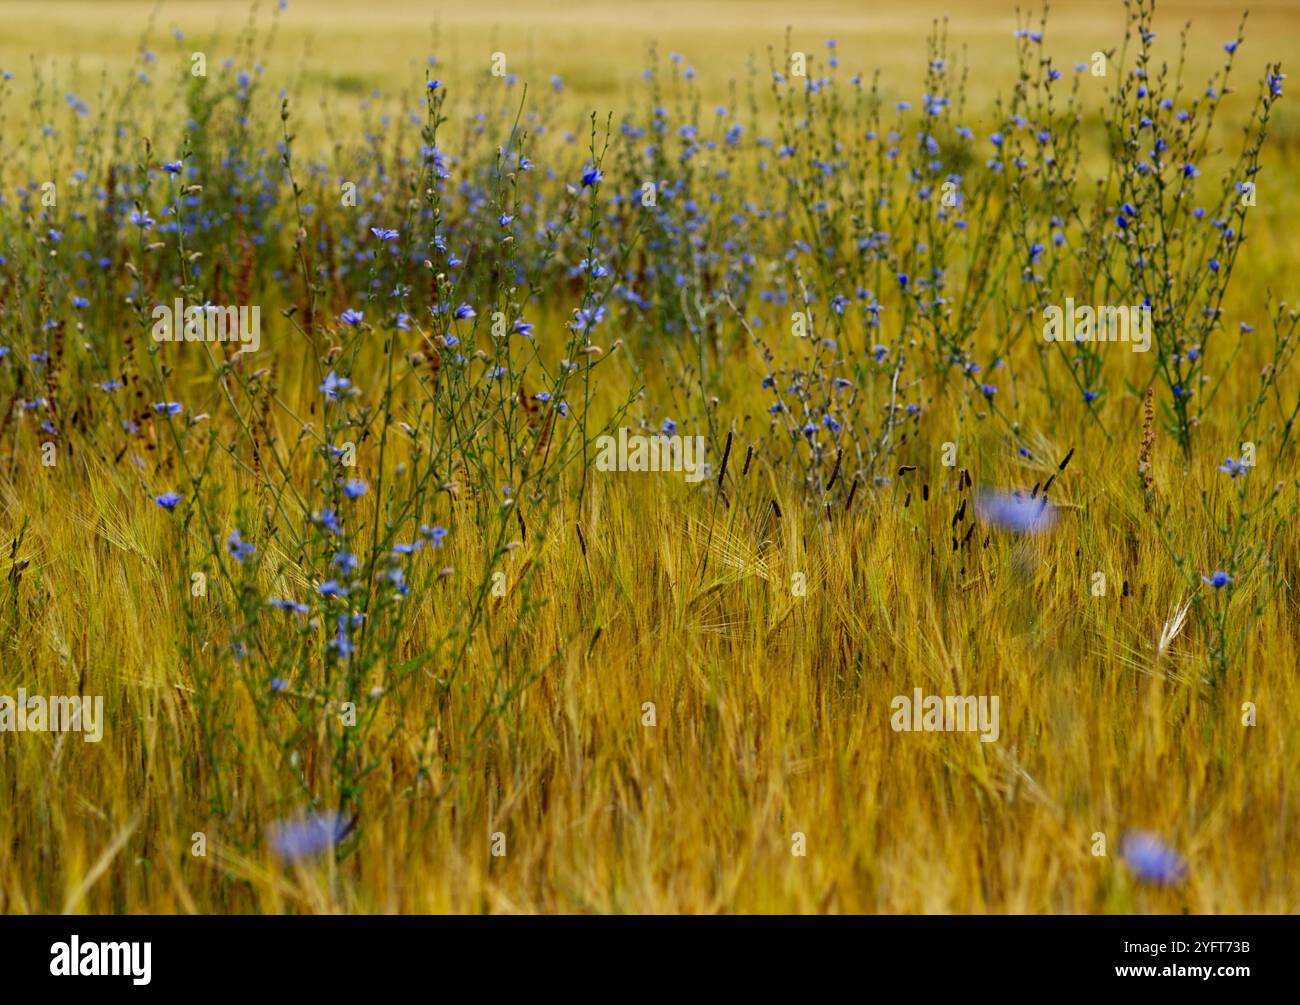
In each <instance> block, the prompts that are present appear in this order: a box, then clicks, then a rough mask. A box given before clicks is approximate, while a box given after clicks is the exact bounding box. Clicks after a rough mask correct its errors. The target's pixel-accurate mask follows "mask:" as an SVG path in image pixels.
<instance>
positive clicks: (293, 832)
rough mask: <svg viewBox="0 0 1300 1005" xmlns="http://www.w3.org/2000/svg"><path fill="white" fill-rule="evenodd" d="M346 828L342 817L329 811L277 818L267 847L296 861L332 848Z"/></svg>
mask: <svg viewBox="0 0 1300 1005" xmlns="http://www.w3.org/2000/svg"><path fill="white" fill-rule="evenodd" d="M350 829H351V828H350V827H348V825H347V824H345V823H344V822H343V819H342V817H340V816H338V815H337V814H332V813H331V814H321V813H316V814H312V815H310V816H307V817H303V818H301V819H298V820H286V821H281V822H279V823H277V824H275V825H274V826H273V827H272V828H271V848H272V849H273V850H274V851H275V853H276V854H277V855H278V856H279V857H280V858H282V859H284V860H286V861H289V862H296V861H298V860H299V859H304V858H311V857H312V856H314V855H319V854H320V853H321V852H323V851H328V850H329V849H330V848H333V847H334V846H335V845H336V844H338V843H339V842H340V841H342V840H343V838H344V837H346V836H347V834H348V831H349V830H350Z"/></svg>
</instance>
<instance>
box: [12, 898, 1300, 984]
mask: <svg viewBox="0 0 1300 1005" xmlns="http://www.w3.org/2000/svg"><path fill="white" fill-rule="evenodd" d="M1297 936H1300V920H1297V918H1295V917H1260V916H1216V917H1192V916H1186V915H1180V916H1170V917H1157V916H1137V917H1023V916H1014V917H950V916H943V917H811V918H802V917H771V916H768V917H688V918H680V917H673V918H669V917H590V916H582V917H424V916H421V917H188V916H185V917H179V916H178V917H172V916H165V917H164V916H122V917H116V916H110V917H105V916H77V917H66V916H33V917H19V916H10V917H4V918H0V944H2V945H3V946H4V952H3V954H2V958H3V960H4V971H5V981H6V988H7V989H10V990H17V989H21V988H36V987H38V986H39V988H40V989H41V990H55V989H57V986H58V985H60V984H62V985H65V988H63V990H69V989H73V990H75V992H76V993H78V994H80V993H83V992H87V991H89V992H96V991H100V990H108V989H109V988H110V987H111V988H113V989H114V991H120V992H125V993H128V994H135V993H142V994H148V993H150V992H164V993H172V992H177V991H190V990H194V991H201V992H213V991H224V990H231V991H234V990H245V989H253V988H256V989H258V990H263V989H268V988H275V989H284V990H286V991H289V990H292V991H295V992H311V991H325V992H335V993H337V992H344V991H349V990H358V991H359V990H371V991H373V990H375V989H377V988H379V987H384V986H390V982H402V983H405V982H412V983H413V982H416V981H420V980H421V979H424V980H428V979H434V980H438V981H441V980H444V979H446V978H448V977H451V976H453V975H454V976H455V978H456V985H457V986H460V987H461V988H464V983H463V982H464V981H465V980H466V979H470V980H472V981H474V982H475V983H476V984H478V985H479V987H480V988H481V990H482V991H483V992H486V993H489V994H498V993H502V992H509V991H511V990H514V989H518V990H519V991H521V992H522V991H534V992H535V991H537V990H538V989H539V987H540V986H543V985H549V986H551V987H552V988H561V987H564V986H573V987H574V988H580V987H587V988H591V989H592V990H593V991H594V990H595V989H596V988H600V987H604V988H606V989H613V988H617V987H619V986H623V987H628V986H630V985H629V984H627V983H626V982H628V981H632V982H634V983H635V984H642V983H643V982H648V983H649V984H650V985H653V984H654V983H656V982H659V981H663V982H664V983H663V984H662V985H661V987H662V988H663V989H664V990H667V989H669V988H683V989H684V988H685V987H690V988H691V989H692V990H697V991H698V990H707V989H712V988H714V987H716V988H717V989H718V990H719V991H725V992H727V993H730V994H734V993H736V992H738V991H741V990H742V989H747V988H749V987H752V988H754V989H756V990H762V991H763V992H764V993H772V992H777V993H779V992H782V991H790V992H796V993H798V992H801V991H802V992H803V993H805V994H806V993H808V992H809V991H813V990H815V989H817V988H826V987H828V983H827V982H828V981H836V980H842V981H845V982H847V981H853V982H854V983H855V985H857V986H862V987H864V988H865V987H866V986H868V985H866V984H864V983H863V982H864V981H872V982H875V981H877V980H879V979H882V978H883V979H885V980H889V979H891V978H892V979H894V980H902V981H905V982H907V984H908V985H909V986H912V982H913V981H919V983H917V984H915V985H914V986H916V987H922V986H925V985H927V983H928V982H931V981H933V982H934V984H933V986H934V987H936V988H937V987H940V986H943V987H948V986H950V985H951V983H952V982H954V981H957V982H959V983H960V982H962V981H965V980H968V979H970V980H973V981H974V984H973V985H972V989H974V988H975V987H978V988H980V989H981V990H983V991H991V990H992V989H993V988H995V987H996V988H998V989H999V990H1002V989H1016V988H1021V987H1023V988H1025V989H1042V988H1044V987H1049V988H1053V989H1057V988H1067V987H1069V988H1075V987H1081V986H1087V985H1094V984H1115V985H1122V984H1124V983H1127V982H1137V983H1139V984H1141V983H1143V982H1155V983H1156V984H1159V983H1160V982H1162V981H1163V982H1172V984H1173V985H1175V986H1177V987H1178V988H1179V989H1180V992H1181V991H1182V990H1184V989H1186V988H1187V987H1189V986H1191V985H1194V984H1199V985H1202V986H1204V987H1207V988H1214V989H1216V990H1217V991H1220V992H1226V993H1233V991H1232V989H1233V983H1232V982H1245V986H1246V987H1255V988H1258V987H1260V985H1259V984H1258V983H1256V982H1259V981H1261V980H1262V981H1264V982H1265V985H1264V986H1274V985H1279V984H1281V983H1282V982H1284V981H1285V982H1287V983H1289V982H1290V981H1289V978H1291V977H1292V976H1293V975H1294V973H1295V970H1296V955H1297V953H1296V945H1297ZM607 978H608V979H610V980H611V981H612V982H613V983H606V979H607ZM1044 981H1051V982H1052V983H1050V984H1044ZM398 986H401V985H400V984H398ZM829 986H834V985H829ZM1238 986H1240V985H1238ZM6 997H7V1000H9V1001H20V1000H22V999H19V998H17V997H8V996H6Z"/></svg>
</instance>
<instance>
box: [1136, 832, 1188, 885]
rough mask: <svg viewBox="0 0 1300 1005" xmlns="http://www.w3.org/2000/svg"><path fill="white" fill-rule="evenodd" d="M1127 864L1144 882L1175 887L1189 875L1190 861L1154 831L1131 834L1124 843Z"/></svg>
mask: <svg viewBox="0 0 1300 1005" xmlns="http://www.w3.org/2000/svg"><path fill="white" fill-rule="evenodd" d="M1120 854H1121V855H1122V856H1123V858H1124V864H1125V865H1127V866H1128V867H1129V870H1130V871H1131V872H1132V873H1133V875H1134V876H1136V877H1137V878H1138V879H1139V880H1141V881H1142V882H1143V883H1150V884H1152V885H1153V886H1173V885H1175V884H1177V883H1180V882H1181V881H1182V880H1183V878H1184V877H1185V876H1186V875H1187V862H1186V860H1185V859H1184V858H1183V857H1182V856H1181V855H1179V854H1178V853H1177V852H1176V851H1174V850H1173V849H1172V848H1170V847H1169V845H1167V844H1165V843H1164V841H1162V840H1161V839H1160V838H1159V837H1158V836H1157V835H1155V834H1152V833H1151V832H1150V831H1129V832H1128V833H1127V834H1125V835H1124V837H1123V839H1122V840H1121V841H1120Z"/></svg>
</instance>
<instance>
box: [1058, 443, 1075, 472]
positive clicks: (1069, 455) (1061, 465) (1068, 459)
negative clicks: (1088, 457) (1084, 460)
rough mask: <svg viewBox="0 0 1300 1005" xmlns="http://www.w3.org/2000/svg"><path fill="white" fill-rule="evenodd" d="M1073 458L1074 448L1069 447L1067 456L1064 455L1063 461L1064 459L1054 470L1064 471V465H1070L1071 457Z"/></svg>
mask: <svg viewBox="0 0 1300 1005" xmlns="http://www.w3.org/2000/svg"><path fill="white" fill-rule="evenodd" d="M1073 456H1074V447H1071V448H1070V451H1069V453H1067V454H1066V455H1065V459H1064V460H1063V461H1061V463H1060V464H1058V465H1057V467H1056V470H1057V471H1064V470H1065V467H1066V465H1067V464H1069V463H1070V458H1071V457H1073Z"/></svg>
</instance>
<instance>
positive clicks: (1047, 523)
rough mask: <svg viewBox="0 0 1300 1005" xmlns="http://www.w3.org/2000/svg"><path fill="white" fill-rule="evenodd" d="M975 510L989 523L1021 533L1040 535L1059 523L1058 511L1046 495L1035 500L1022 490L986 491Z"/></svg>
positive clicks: (1001, 528) (977, 502)
mask: <svg viewBox="0 0 1300 1005" xmlns="http://www.w3.org/2000/svg"><path fill="white" fill-rule="evenodd" d="M975 509H976V511H977V512H978V513H979V515H980V518H981V519H982V520H983V521H984V522H985V523H987V524H991V525H992V526H994V527H997V528H998V529H999V530H1010V531H1015V532H1016V533H1019V534H1039V533H1042V532H1044V531H1048V530H1051V529H1052V527H1053V526H1054V525H1055V523H1056V511H1055V510H1054V509H1053V508H1052V507H1051V506H1050V505H1049V504H1048V502H1047V497H1046V496H1038V497H1037V498H1032V499H1031V498H1030V497H1028V496H1024V495H1021V494H1020V493H1018V492H1015V493H1010V494H1008V493H1002V492H986V493H984V494H982V495H981V496H980V497H979V499H978V500H977V501H976V503H975Z"/></svg>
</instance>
